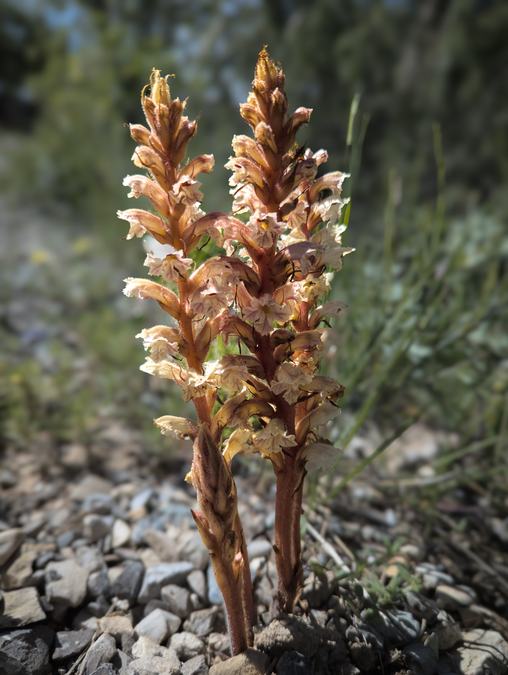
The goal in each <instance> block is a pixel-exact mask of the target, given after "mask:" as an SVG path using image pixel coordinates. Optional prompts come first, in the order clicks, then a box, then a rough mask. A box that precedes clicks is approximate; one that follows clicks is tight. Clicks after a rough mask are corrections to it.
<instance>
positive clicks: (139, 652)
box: [131, 635, 178, 661]
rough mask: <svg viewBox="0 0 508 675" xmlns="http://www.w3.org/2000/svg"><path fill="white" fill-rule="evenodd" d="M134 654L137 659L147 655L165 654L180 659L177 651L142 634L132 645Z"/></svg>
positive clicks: (169, 657) (172, 658)
mask: <svg viewBox="0 0 508 675" xmlns="http://www.w3.org/2000/svg"><path fill="white" fill-rule="evenodd" d="M131 651H132V656H133V657H134V658H135V659H141V658H145V657H147V656H164V657H166V658H168V659H169V660H173V661H174V660H175V659H176V660H178V658H177V656H176V652H175V651H174V650H173V649H169V648H168V647H163V646H162V645H159V644H157V642H154V641H153V640H150V638H147V637H145V636H144V635H141V637H139V638H138V639H137V640H136V642H135V643H134V644H133V645H132V650H131Z"/></svg>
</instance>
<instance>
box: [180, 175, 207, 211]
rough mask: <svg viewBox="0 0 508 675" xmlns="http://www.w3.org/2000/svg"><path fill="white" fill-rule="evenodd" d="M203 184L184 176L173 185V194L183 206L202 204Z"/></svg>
mask: <svg viewBox="0 0 508 675" xmlns="http://www.w3.org/2000/svg"><path fill="white" fill-rule="evenodd" d="M200 187H201V183H200V182H199V181H197V180H196V179H194V178H192V177H191V176H187V175H186V174H182V175H181V176H180V178H179V179H178V180H177V181H176V183H175V184H174V185H173V194H174V195H175V197H176V198H177V201H178V202H180V203H181V204H187V205H189V206H191V205H193V204H195V203H196V202H201V201H202V199H203V193H202V192H201V190H200Z"/></svg>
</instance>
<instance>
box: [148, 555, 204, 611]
mask: <svg viewBox="0 0 508 675" xmlns="http://www.w3.org/2000/svg"><path fill="white" fill-rule="evenodd" d="M191 570H192V565H191V563H189V562H173V563H160V564H159V565H152V566H151V567H149V568H148V569H147V570H146V572H145V576H144V578H143V583H142V584H141V590H140V591H139V597H138V600H139V602H141V603H146V602H148V601H149V600H151V599H152V598H158V597H160V591H161V588H162V586H166V585H167V584H178V583H181V582H182V581H184V580H185V578H186V577H187V575H188V574H189V572H190V571H191Z"/></svg>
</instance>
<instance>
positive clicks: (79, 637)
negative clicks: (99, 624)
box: [51, 628, 94, 662]
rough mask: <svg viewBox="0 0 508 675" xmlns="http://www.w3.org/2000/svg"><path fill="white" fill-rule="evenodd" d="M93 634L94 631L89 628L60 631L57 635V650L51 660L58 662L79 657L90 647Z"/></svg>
mask: <svg viewBox="0 0 508 675" xmlns="http://www.w3.org/2000/svg"><path fill="white" fill-rule="evenodd" d="M93 634H94V632H93V630H90V629H88V628H84V629H83V630H65V631H59V632H58V633H57V634H56V639H55V649H54V651H53V655H52V657H51V658H52V659H53V661H57V662H58V661H66V660H67V659H70V658H73V657H75V656H78V655H79V654H81V652H83V651H84V650H85V649H86V648H87V647H88V645H89V644H90V642H91V641H92V638H93Z"/></svg>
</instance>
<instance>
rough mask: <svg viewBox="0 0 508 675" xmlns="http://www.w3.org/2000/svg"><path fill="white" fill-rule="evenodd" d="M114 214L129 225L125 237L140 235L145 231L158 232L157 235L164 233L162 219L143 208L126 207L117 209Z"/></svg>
mask: <svg viewBox="0 0 508 675" xmlns="http://www.w3.org/2000/svg"><path fill="white" fill-rule="evenodd" d="M116 215H117V216H118V217H119V218H120V220H126V221H127V222H128V223H129V225H130V227H129V232H128V233H127V239H133V238H134V237H142V236H143V235H144V234H145V232H150V233H151V234H156V235H157V234H158V235H159V236H163V235H165V234H166V229H165V227H164V223H163V221H162V220H161V219H160V218H159V217H158V216H155V215H154V214H153V213H149V212H148V211H144V210H143V209H126V210H125V211H117V212H116Z"/></svg>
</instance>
